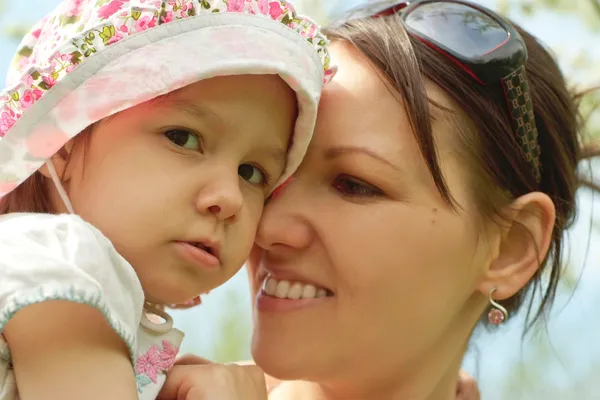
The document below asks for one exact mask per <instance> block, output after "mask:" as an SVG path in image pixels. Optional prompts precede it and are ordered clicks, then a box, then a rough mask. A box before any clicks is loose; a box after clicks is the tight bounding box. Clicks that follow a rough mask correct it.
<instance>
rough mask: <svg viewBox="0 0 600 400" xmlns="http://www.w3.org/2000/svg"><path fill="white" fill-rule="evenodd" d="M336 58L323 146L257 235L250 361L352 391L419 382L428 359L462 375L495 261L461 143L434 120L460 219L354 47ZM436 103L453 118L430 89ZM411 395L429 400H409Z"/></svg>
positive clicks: (402, 117) (399, 111) (319, 140)
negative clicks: (485, 275)
mask: <svg viewBox="0 0 600 400" xmlns="http://www.w3.org/2000/svg"><path fill="white" fill-rule="evenodd" d="M332 53H333V55H334V56H335V58H336V60H337V63H338V65H339V73H338V75H337V77H336V78H334V81H333V82H332V84H330V85H329V86H327V87H326V88H325V92H324V95H323V100H322V102H321V109H320V113H319V121H318V123H317V131H316V135H315V138H314V139H313V142H312V143H311V147H310V149H309V152H308V154H307V156H306V158H305V159H304V162H303V164H302V166H301V167H300V169H299V170H298V171H297V173H296V175H295V176H294V179H293V180H292V181H291V182H290V183H289V184H288V185H287V187H286V188H285V190H282V191H281V192H280V193H279V194H278V196H276V197H275V198H274V199H273V200H272V201H271V202H270V203H268V205H267V207H266V209H265V213H264V215H263V219H262V222H261V224H260V227H259V231H258V236H257V243H258V245H259V246H260V247H261V248H262V249H264V250H265V251H264V252H263V254H262V260H261V261H257V262H251V263H250V264H251V265H250V267H251V269H252V271H251V275H252V278H254V282H253V285H254V290H255V291H257V290H259V287H261V285H264V286H262V288H263V294H261V295H259V296H258V297H257V304H256V310H255V311H256V314H255V322H256V324H255V328H254V338H253V355H254V358H255V360H256V362H257V364H258V365H260V366H261V367H263V368H264V369H265V371H266V372H267V373H271V374H274V375H276V376H277V377H278V378H284V379H285V378H287V379H298V378H305V379H309V380H318V381H319V382H328V383H331V384H335V383H336V381H337V382H338V383H339V382H344V383H345V385H346V387H345V389H347V390H348V391H353V390H355V389H356V390H360V388H356V387H353V386H352V385H353V384H356V385H361V384H365V383H366V382H369V384H370V385H371V384H372V385H374V386H378V383H377V382H379V383H380V384H381V385H383V384H385V383H389V382H390V381H391V382H395V383H396V384H401V382H400V381H401V380H403V379H406V380H409V381H410V379H411V374H412V373H413V371H414V370H417V369H422V367H423V366H425V365H428V364H429V363H430V361H431V360H430V359H429V358H428V357H429V356H430V355H432V354H433V355H435V356H434V357H438V356H443V357H445V358H449V359H451V360H453V363H455V364H456V366H457V368H458V365H459V364H460V361H461V359H462V355H463V351H464V349H465V347H466V344H467V339H468V337H469V335H470V331H471V329H472V328H473V325H474V321H476V320H477V319H478V317H479V316H480V315H481V313H482V312H483V311H484V308H485V304H486V299H485V297H484V296H482V295H481V294H480V293H478V292H477V290H478V285H479V280H480V277H481V274H482V269H483V266H487V265H489V263H490V254H489V252H488V251H486V249H487V247H486V246H485V243H482V242H483V240H482V238H481V237H480V235H478V233H479V234H480V233H481V232H480V231H478V229H477V226H476V225H477V224H476V222H475V221H474V220H473V219H472V217H470V216H471V215H475V211H474V205H473V202H472V200H471V199H470V197H469V195H468V192H467V187H468V186H469V179H468V174H467V173H466V172H465V171H464V168H463V164H461V159H460V157H459V156H458V154H457V152H456V151H455V150H454V149H455V147H456V142H457V140H456V135H455V132H454V131H453V128H452V125H451V124H450V123H449V122H448V119H447V116H446V114H444V113H442V112H438V113H436V112H435V110H433V112H434V115H433V116H434V117H435V121H434V122H433V124H434V130H435V132H436V137H437V145H438V150H439V155H440V164H441V168H442V171H443V173H444V175H445V178H446V180H447V183H448V185H449V188H450V192H451V193H452V195H453V196H454V197H455V199H456V200H457V202H458V203H459V204H460V207H458V208H457V210H454V209H452V208H451V206H449V205H448V204H447V203H446V202H445V201H444V200H443V199H442V197H441V196H440V194H439V192H438V191H437V189H436V186H435V185H434V182H433V179H432V178H431V175H430V173H429V170H428V169H427V166H426V163H425V161H424V160H423V159H422V157H421V153H420V151H419V148H418V145H417V143H416V141H415V139H414V136H413V133H412V131H411V127H410V124H409V121H408V119H407V115H406V113H405V112H404V108H403V106H402V104H400V103H399V101H398V99H397V97H395V96H394V95H393V94H392V93H391V91H390V90H389V88H388V87H387V86H386V84H384V83H383V82H382V80H381V79H380V77H379V76H378V74H377V73H376V72H375V70H374V68H373V67H371V66H370V64H369V63H368V62H367V61H366V60H365V59H364V57H363V56H362V55H361V54H359V53H358V52H357V51H356V50H354V49H352V48H350V47H349V46H345V45H342V44H336V45H335V46H333V47H332ZM428 91H429V96H430V97H431V98H432V99H433V100H434V101H435V102H437V103H438V104H441V105H442V106H445V107H448V108H451V109H452V108H454V105H453V104H452V102H451V101H450V100H449V98H448V97H447V96H445V95H444V94H443V93H442V92H441V91H440V90H439V89H437V88H436V87H434V86H433V85H428ZM257 258H258V257H257ZM264 292H266V293H267V294H271V296H268V295H265V294H264ZM319 292H320V293H321V296H322V295H323V294H324V293H327V295H326V296H325V297H319V296H320V295H319ZM315 296H316V298H314V297H315ZM277 297H279V298H277ZM281 297H289V298H296V299H297V298H298V297H303V298H304V299H301V300H289V299H281ZM449 344H452V345H451V346H450V345H449ZM430 365H434V364H430ZM438 366H439V365H438ZM432 372H433V373H435V374H437V373H438V372H440V371H437V372H434V371H432ZM451 372H452V379H455V378H456V371H451ZM380 388H382V387H381V386H380ZM413 395H415V398H422V397H420V394H415V393H406V396H404V397H405V398H413ZM368 397H376V396H366V397H365V398H368Z"/></svg>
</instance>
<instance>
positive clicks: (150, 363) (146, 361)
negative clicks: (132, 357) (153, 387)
mask: <svg viewBox="0 0 600 400" xmlns="http://www.w3.org/2000/svg"><path fill="white" fill-rule="evenodd" d="M161 369H162V363H161V360H160V352H159V351H158V348H157V347H156V346H150V348H149V349H148V351H147V352H146V353H144V354H142V355H141V356H139V357H138V358H137V360H136V362H135V371H136V372H137V374H138V375H146V376H147V377H148V378H150V380H151V381H152V382H154V383H156V377H157V376H158V373H159V372H160V371H161Z"/></svg>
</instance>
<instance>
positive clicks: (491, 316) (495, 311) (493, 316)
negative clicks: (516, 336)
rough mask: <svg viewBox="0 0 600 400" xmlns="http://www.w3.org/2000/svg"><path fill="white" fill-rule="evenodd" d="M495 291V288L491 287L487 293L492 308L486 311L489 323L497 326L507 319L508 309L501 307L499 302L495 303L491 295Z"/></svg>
mask: <svg viewBox="0 0 600 400" xmlns="http://www.w3.org/2000/svg"><path fill="white" fill-rule="evenodd" d="M495 291H496V288H493V289H492V290H490V294H489V299H490V304H491V305H492V309H491V310H490V312H489V313H488V320H489V321H490V324H492V325H496V326H498V325H500V324H501V323H503V322H504V321H506V320H507V319H508V311H506V308H504V307H502V306H501V305H500V304H498V303H496V301H494V298H493V297H492V295H493V294H494V292H495Z"/></svg>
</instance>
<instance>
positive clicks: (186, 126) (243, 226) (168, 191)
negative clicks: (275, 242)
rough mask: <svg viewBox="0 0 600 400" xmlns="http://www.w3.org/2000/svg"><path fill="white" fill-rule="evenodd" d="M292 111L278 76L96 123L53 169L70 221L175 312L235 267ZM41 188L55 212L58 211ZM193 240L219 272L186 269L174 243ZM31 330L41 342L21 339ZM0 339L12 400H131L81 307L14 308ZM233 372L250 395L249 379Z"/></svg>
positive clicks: (229, 80)
mask: <svg viewBox="0 0 600 400" xmlns="http://www.w3.org/2000/svg"><path fill="white" fill-rule="evenodd" d="M198 110H200V111H198ZM296 113H297V110H296V97H295V95H294V93H293V91H292V90H291V89H290V88H289V87H288V86H287V85H286V84H285V83H284V82H283V81H282V80H281V79H279V78H278V77H275V76H230V77H220V78H213V79H209V80H205V81H201V82H199V83H197V84H194V85H191V86H188V87H186V88H184V89H182V90H180V91H177V92H173V93H171V94H170V95H168V96H166V97H163V98H160V99H158V100H155V101H152V102H149V103H146V104H142V105H140V106H137V107H134V108H131V109H129V110H126V111H124V112H122V113H120V114H117V115H116V116H114V117H113V118H109V119H107V120H104V121H102V122H101V123H100V124H98V126H97V127H96V129H95V130H94V131H93V133H92V137H91V142H90V143H89V146H88V148H87V149H86V150H87V151H86V152H84V151H83V148H82V147H77V146H76V147H73V146H67V147H66V151H67V152H70V156H71V157H70V161H69V162H68V163H66V161H65V159H64V158H63V157H61V156H60V155H57V156H55V157H54V158H53V162H54V165H55V167H56V169H57V171H58V173H59V176H61V175H62V176H63V177H64V182H63V185H64V187H65V189H66V191H67V193H68V195H69V198H70V200H71V202H72V204H73V207H74V209H75V212H76V213H77V214H78V215H80V216H81V217H82V218H83V219H84V220H87V221H88V222H90V223H91V224H93V225H94V226H95V227H97V228H98V229H100V230H101V231H102V232H103V233H104V234H105V235H106V236H107V237H108V238H109V239H110V240H111V242H112V243H113V244H114V246H115V248H116V249H117V251H118V252H119V253H120V254H121V255H122V256H123V257H124V258H125V259H127V260H128V261H129V262H130V263H131V264H132V266H133V268H134V269H135V270H136V272H137V275H138V276H139V278H140V281H141V283H142V286H143V288H144V291H145V293H146V300H148V301H150V302H154V303H158V304H172V303H183V302H186V301H188V300H190V299H192V298H193V297H195V296H197V295H198V294H199V293H202V292H204V291H207V290H209V289H212V288H214V287H216V286H218V285H220V284H222V283H223V282H225V281H226V280H228V279H229V278H230V277H231V276H232V275H234V274H235V273H236V272H237V271H238V270H239V268H240V267H241V266H242V265H243V263H244V261H245V260H246V258H247V256H248V253H249V252H250V249H251V247H252V244H253V241H254V236H255V233H256V228H257V225H258V222H259V218H260V215H261V213H262V211H263V206H264V201H265V199H266V197H267V194H268V193H269V192H270V190H271V189H272V185H273V184H274V183H275V182H276V181H277V179H278V178H279V177H280V176H281V174H282V172H283V171H284V168H285V155H286V153H287V149H288V145H289V139H290V137H291V134H292V132H293V127H294V123H295V119H296ZM182 130H185V131H186V132H188V133H189V132H192V134H191V135H190V134H188V133H186V132H182ZM194 134H196V135H197V136H194ZM84 156H85V157H84ZM41 172H42V173H43V174H45V175H47V171H46V170H42V171H41ZM266 176H269V178H268V179H266V180H265V179H264V178H265V177H266ZM48 187H49V189H50V191H51V193H52V201H53V205H54V207H55V209H56V211H57V212H65V211H66V210H65V209H64V205H63V204H62V201H61V200H60V199H59V197H58V195H57V193H56V191H55V190H54V188H53V186H52V185H51V184H49V185H48ZM203 238H208V239H210V240H213V241H216V242H219V244H220V247H221V248H220V259H221V260H220V265H219V266H218V267H215V268H202V267H199V266H198V265H196V264H193V263H191V262H190V261H189V260H188V259H187V258H185V257H183V256H182V254H181V252H179V251H178V247H177V246H178V245H177V244H176V243H175V242H176V241H181V240H184V241H199V240H201V239H203ZM40 331H43V332H44V333H45V334H44V336H43V340H40V336H39V335H33V336H32V335H30V333H31V332H40ZM3 334H4V336H5V337H6V340H7V342H8V343H9V345H10V348H11V354H12V357H13V363H14V370H15V376H16V380H17V386H18V388H19V391H20V396H21V398H23V399H37V398H44V399H63V400H64V399H81V398H86V399H100V398H102V399H105V398H111V399H137V398H138V393H137V389H136V384H135V379H134V375H133V373H132V368H131V361H130V358H129V354H128V351H127V349H126V348H125V344H124V343H123V341H122V340H121V339H120V338H119V337H118V335H117V334H116V333H115V332H114V330H113V329H112V328H110V327H109V326H108V324H107V323H106V321H105V319H104V317H103V316H102V315H101V314H100V312H99V311H97V310H95V309H93V308H91V307H88V306H85V305H79V304H74V303H70V302H61V301H50V302H45V303H41V304H37V305H33V306H29V307H25V308H24V309H22V310H20V311H19V312H18V313H16V314H15V316H14V317H13V318H12V319H11V320H10V321H9V322H8V324H7V325H6V327H5V329H4V331H3ZM82 354H84V355H85V356H84V357H83V356H82ZM57 359H60V360H61V362H60V363H56V360H57ZM227 371H230V369H227ZM236 371H237V372H236ZM210 372H211V373H214V372H215V371H210ZM227 374H228V375H227ZM232 374H233V375H231V374H230V373H229V372H226V376H228V377H229V378H228V379H233V378H232V376H240V377H242V378H243V379H244V382H249V384H252V385H256V379H254V378H253V377H254V376H255V375H256V373H255V372H252V370H250V372H248V371H246V370H243V371H242V370H235V371H233V372H232ZM65 377H68V378H65ZM261 379H262V378H261ZM106 382H111V384H110V385H108V386H107V385H106ZM186 382H188V381H186ZM259 382H260V381H259ZM192 393H196V389H194V390H192Z"/></svg>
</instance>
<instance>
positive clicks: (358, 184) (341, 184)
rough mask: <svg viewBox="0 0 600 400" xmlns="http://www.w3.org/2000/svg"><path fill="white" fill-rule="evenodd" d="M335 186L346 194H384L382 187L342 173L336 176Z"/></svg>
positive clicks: (359, 195) (354, 195) (375, 195)
mask: <svg viewBox="0 0 600 400" xmlns="http://www.w3.org/2000/svg"><path fill="white" fill-rule="evenodd" d="M333 187H334V188H335V189H336V190H337V191H339V192H340V193H341V194H343V195H344V196H351V197H378V196H383V195H384V193H383V191H381V189H378V188H376V187H375V186H373V185H369V184H368V183H366V182H363V181H361V180H359V179H356V178H353V177H350V176H347V175H341V176H338V177H337V178H335V180H334V181H333Z"/></svg>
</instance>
